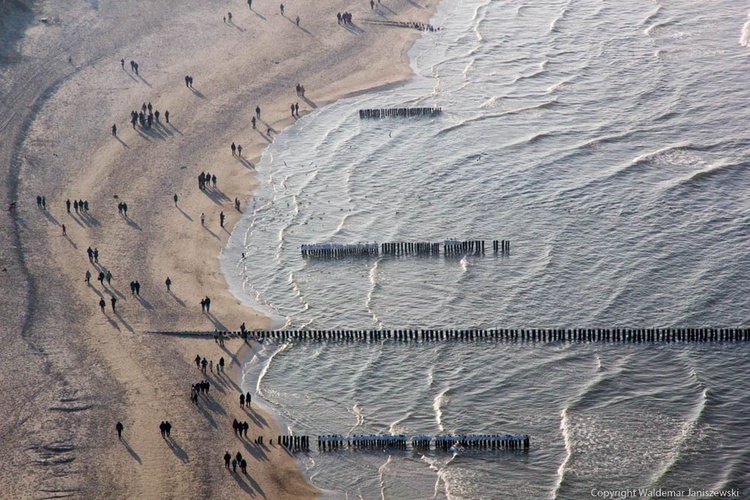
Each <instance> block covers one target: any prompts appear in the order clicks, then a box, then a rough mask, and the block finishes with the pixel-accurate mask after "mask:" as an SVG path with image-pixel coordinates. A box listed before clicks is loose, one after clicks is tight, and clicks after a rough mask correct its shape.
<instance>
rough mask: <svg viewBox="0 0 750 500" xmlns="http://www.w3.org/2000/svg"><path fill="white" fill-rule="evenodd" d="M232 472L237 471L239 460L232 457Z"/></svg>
mask: <svg viewBox="0 0 750 500" xmlns="http://www.w3.org/2000/svg"><path fill="white" fill-rule="evenodd" d="M232 472H234V473H235V474H236V473H237V460H236V459H232Z"/></svg>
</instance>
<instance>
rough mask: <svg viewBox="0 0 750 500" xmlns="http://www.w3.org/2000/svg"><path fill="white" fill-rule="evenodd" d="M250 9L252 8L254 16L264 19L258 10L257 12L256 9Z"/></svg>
mask: <svg viewBox="0 0 750 500" xmlns="http://www.w3.org/2000/svg"><path fill="white" fill-rule="evenodd" d="M250 10H252V11H253V14H255V15H256V16H258V17H259V18H261V19H263V20H264V21H265V20H266V18H265V17H264V16H263V15H262V14H261V13H260V12H257V11H255V10H253V9H250Z"/></svg>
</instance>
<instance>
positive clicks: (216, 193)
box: [203, 188, 229, 205]
mask: <svg viewBox="0 0 750 500" xmlns="http://www.w3.org/2000/svg"><path fill="white" fill-rule="evenodd" d="M203 194H205V195H206V196H208V197H209V198H211V201H213V202H214V203H216V204H217V205H221V204H222V202H224V201H229V196H227V195H225V194H224V193H223V192H222V191H221V190H220V189H217V188H206V189H204V190H203Z"/></svg>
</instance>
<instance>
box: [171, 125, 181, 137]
mask: <svg viewBox="0 0 750 500" xmlns="http://www.w3.org/2000/svg"><path fill="white" fill-rule="evenodd" d="M169 126H170V127H172V130H174V131H175V132H177V133H178V134H179V135H183V134H182V132H181V131H180V129H178V128H177V127H175V126H174V125H172V124H171V123H170V124H169Z"/></svg>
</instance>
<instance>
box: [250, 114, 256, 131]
mask: <svg viewBox="0 0 750 500" xmlns="http://www.w3.org/2000/svg"><path fill="white" fill-rule="evenodd" d="M250 121H251V122H252V124H253V130H255V117H254V116H253V119H252V120H250Z"/></svg>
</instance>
